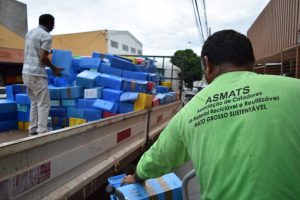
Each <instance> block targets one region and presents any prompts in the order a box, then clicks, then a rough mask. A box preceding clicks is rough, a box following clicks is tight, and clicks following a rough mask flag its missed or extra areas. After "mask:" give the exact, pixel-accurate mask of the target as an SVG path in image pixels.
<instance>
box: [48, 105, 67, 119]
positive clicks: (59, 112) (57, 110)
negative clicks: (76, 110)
mask: <svg viewBox="0 0 300 200" xmlns="http://www.w3.org/2000/svg"><path fill="white" fill-rule="evenodd" d="M49 116H50V117H58V118H66V117H67V109H66V108H63V107H52V108H50V112H49Z"/></svg>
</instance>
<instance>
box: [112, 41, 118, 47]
mask: <svg viewBox="0 0 300 200" xmlns="http://www.w3.org/2000/svg"><path fill="white" fill-rule="evenodd" d="M110 45H111V46H112V47H114V48H118V43H117V42H115V41H113V40H111V41H110Z"/></svg>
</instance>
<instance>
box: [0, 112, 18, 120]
mask: <svg viewBox="0 0 300 200" xmlns="http://www.w3.org/2000/svg"><path fill="white" fill-rule="evenodd" d="M17 119H18V118H17V113H16V112H10V113H5V114H0V122H5V121H12V120H17Z"/></svg>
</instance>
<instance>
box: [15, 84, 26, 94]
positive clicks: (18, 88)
mask: <svg viewBox="0 0 300 200" xmlns="http://www.w3.org/2000/svg"><path fill="white" fill-rule="evenodd" d="M12 86H13V90H14V94H25V93H26V90H27V89H26V86H25V85H24V84H13V85H12Z"/></svg>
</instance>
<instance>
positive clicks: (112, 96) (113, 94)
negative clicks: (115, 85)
mask: <svg viewBox="0 0 300 200" xmlns="http://www.w3.org/2000/svg"><path fill="white" fill-rule="evenodd" d="M102 92H103V93H102V94H103V95H102V98H103V99H105V100H108V101H120V96H121V94H122V93H123V91H122V90H115V89H110V88H104V89H103V91H102Z"/></svg>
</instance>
